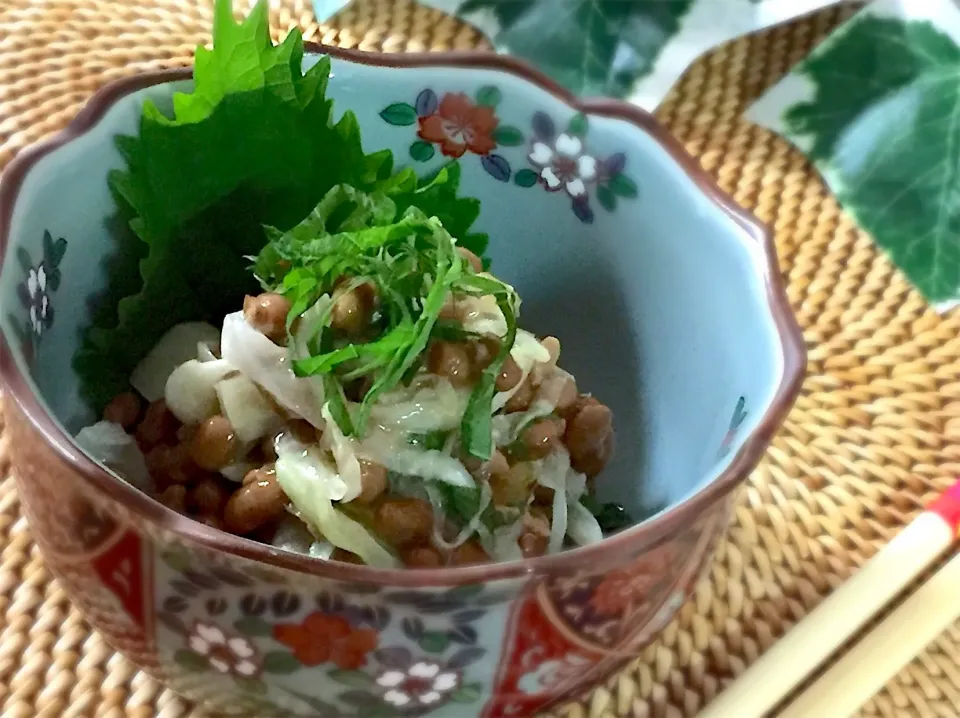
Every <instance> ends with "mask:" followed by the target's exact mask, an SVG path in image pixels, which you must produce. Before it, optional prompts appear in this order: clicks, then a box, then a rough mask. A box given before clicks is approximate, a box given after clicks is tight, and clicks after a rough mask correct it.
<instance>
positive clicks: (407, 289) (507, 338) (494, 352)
mask: <svg viewBox="0 0 960 718" xmlns="http://www.w3.org/2000/svg"><path fill="white" fill-rule="evenodd" d="M224 12H227V13H229V12H230V8H229V3H223V2H221V3H220V4H219V5H218V18H219V19H218V22H222V21H223V15H222V13H224ZM226 22H232V21H231V20H230V18H229V16H227V20H226ZM229 45H230V38H229V36H228V35H225V34H223V33H217V32H215V38H214V47H213V49H212V50H211V51H210V53H212V54H211V55H209V56H210V57H216V58H217V59H218V60H220V61H222V62H227V63H229V64H230V66H231V67H235V69H236V71H237V72H238V73H239V72H240V71H241V70H242V69H243V67H244V63H250V62H251V61H252V60H258V61H259V65H251V67H259V66H263V67H268V66H269V65H270V63H271V62H273V61H278V60H277V58H279V57H281V55H280V54H278V53H280V52H282V49H283V47H284V46H283V45H281V46H280V47H279V48H276V47H274V46H273V45H272V43H270V41H269V38H265V42H264V44H263V45H262V46H261V47H260V48H259V55H258V56H252V55H250V54H249V48H246V49H245V52H237V53H233V54H231V49H232V48H231V47H230V46H229ZM199 53H200V54H199V55H198V62H197V70H196V71H195V82H196V86H195V88H194V91H193V93H192V94H190V95H180V96H179V97H178V98H177V100H176V101H175V102H174V109H175V115H174V117H172V118H171V117H168V116H165V115H164V114H163V113H161V112H160V111H159V110H158V109H157V108H156V107H155V106H154V105H152V104H150V103H148V104H147V105H145V107H144V110H143V117H142V121H141V131H140V133H139V136H137V137H123V138H119V142H120V146H121V147H122V148H124V153H125V156H126V157H127V160H128V162H127V169H126V171H124V172H119V173H115V174H114V175H113V176H112V177H111V180H110V183H111V188H112V189H113V190H114V194H115V196H116V198H117V201H118V211H119V213H120V214H121V215H122V216H126V217H127V218H128V221H129V222H130V226H131V228H132V230H133V232H134V233H135V236H134V237H132V238H131V239H130V240H129V241H130V242H132V243H133V244H135V245H136V246H137V247H139V251H140V252H141V256H144V255H145V256H144V258H143V259H141V261H140V263H139V269H140V272H141V275H142V277H143V284H142V286H141V287H139V288H138V291H135V292H132V293H130V294H127V295H126V296H123V295H122V293H121V292H112V293H108V297H109V300H108V302H107V303H106V309H105V310H102V311H103V312H104V316H108V317H111V318H117V317H119V319H120V326H119V330H118V331H116V332H108V331H106V330H105V329H104V328H103V327H96V326H95V327H94V328H93V329H92V330H91V331H90V333H89V334H88V340H87V342H86V343H85V345H84V347H82V348H81V351H80V352H79V354H78V357H77V368H78V372H79V373H80V375H81V377H82V378H83V379H84V380H85V382H86V388H87V390H88V394H89V395H90V396H91V397H93V401H94V402H97V401H99V403H101V404H104V402H105V399H106V397H107V396H108V395H112V396H111V397H110V399H109V401H106V402H105V405H104V407H103V410H102V420H101V421H100V422H99V423H97V424H95V425H92V426H88V427H86V428H85V429H83V430H82V431H80V433H79V434H78V435H77V440H78V442H79V443H80V444H81V445H82V446H84V447H85V448H86V449H87V450H88V451H89V452H90V453H91V454H92V455H93V456H94V457H95V458H97V459H99V460H100V461H102V462H103V463H105V464H106V465H108V466H110V467H111V468H113V469H114V470H115V471H116V472H118V473H119V474H120V475H122V476H124V477H125V478H127V480H128V481H130V482H132V483H134V484H135V485H137V486H139V487H141V488H143V489H144V490H146V491H149V492H151V493H152V494H153V495H154V496H156V497H157V498H158V499H159V500H160V501H161V502H162V503H164V504H165V505H167V506H168V507H170V508H173V509H176V510H178V511H181V512H185V513H188V514H189V515H191V516H193V517H195V518H196V519H197V520H200V521H203V522H205V523H207V524H209V525H211V526H214V527H216V528H219V529H222V530H225V531H227V532H230V533H234V534H238V535H243V536H248V537H252V538H256V539H259V540H261V541H264V542H268V543H272V544H274V545H276V546H279V547H282V548H286V549H290V550H294V551H298V552H303V553H308V554H310V555H312V556H315V557H319V558H323V559H331V560H342V561H350V562H357V563H364V564H367V565H371V566H376V567H383V568H388V567H396V566H400V565H406V566H411V567H439V566H443V565H463V564H471V563H481V562H485V561H491V560H494V561H509V560H514V559H521V558H524V557H531V556H539V555H543V554H546V553H557V552H559V551H561V550H563V549H564V548H565V547H567V546H574V545H585V544H589V543H593V542H596V541H599V540H601V539H602V538H603V535H604V530H606V531H608V532H609V531H614V530H617V529H619V528H622V527H624V526H626V525H627V524H628V523H629V521H630V519H629V517H628V516H627V515H626V512H625V511H624V510H623V508H622V507H620V506H619V505H617V504H600V503H599V502H598V501H597V500H596V499H595V498H594V494H593V491H592V488H593V482H594V481H595V480H596V477H597V475H598V474H600V473H601V471H602V470H603V468H604V466H605V465H606V463H607V461H608V460H609V459H610V456H611V454H612V451H613V443H614V434H613V417H612V413H611V411H610V409H609V408H607V407H606V406H604V405H603V404H602V403H600V402H599V401H598V400H596V399H594V398H593V397H592V396H591V395H590V394H589V393H583V392H582V391H581V389H583V387H578V385H577V382H576V380H575V378H574V377H573V376H571V375H570V374H569V373H567V372H566V371H564V370H563V369H562V368H560V366H559V364H558V359H559V355H560V342H559V341H558V340H557V339H556V338H554V337H544V338H538V337H536V336H534V335H533V334H531V333H529V332H527V331H524V330H523V329H521V328H519V326H518V320H519V317H520V305H521V302H520V298H519V296H518V295H517V293H516V291H515V290H514V288H513V287H511V286H510V285H509V284H507V283H505V282H503V281H501V280H499V279H497V278H496V277H495V276H494V275H493V274H492V273H490V272H489V271H487V269H488V267H487V261H486V260H485V259H484V258H483V257H482V255H483V252H484V248H485V245H486V237H485V236H483V235H479V234H476V233H471V232H470V225H471V224H472V222H473V219H475V218H476V216H477V214H478V211H479V202H478V201H477V200H473V199H470V198H465V197H462V196H460V194H459V182H460V168H459V165H458V164H457V162H456V161H455V160H454V161H453V162H451V163H449V164H446V165H444V166H443V167H442V168H441V169H440V170H439V171H437V172H435V173H432V174H431V175H430V176H428V177H423V178H421V177H418V176H417V175H416V174H415V173H414V172H413V171H412V170H411V169H402V170H394V169H393V166H392V155H391V153H390V152H389V151H386V152H378V153H374V154H372V155H366V154H364V153H363V150H362V148H361V144H360V133H359V129H358V127H357V123H356V120H355V118H353V116H352V114H351V113H349V112H348V113H346V114H345V115H344V116H343V118H342V119H341V120H340V121H339V122H337V123H334V122H333V120H332V108H331V104H332V103H331V102H330V101H329V100H327V99H326V98H325V96H324V88H325V83H326V78H327V77H328V75H329V61H328V60H326V61H321V62H320V63H318V64H317V65H315V66H314V67H313V68H312V69H311V70H310V71H308V72H307V74H306V75H305V77H304V78H303V83H302V84H301V85H294V86H292V87H291V88H289V90H290V91H291V92H293V93H299V95H298V96H299V98H300V101H301V102H302V103H305V104H306V105H307V106H311V107H313V106H316V107H317V108H318V110H317V113H318V114H317V116H316V117H312V118H311V119H312V120H317V119H318V118H319V119H321V120H323V121H322V122H319V121H314V122H311V123H309V124H305V125H303V126H298V127H293V128H289V127H284V126H283V125H282V124H280V123H276V124H275V123H274V116H273V115H272V114H271V110H272V108H273V104H272V103H273V101H274V100H273V99H272V98H271V97H270V96H269V93H266V94H267V97H266V98H265V100H264V103H263V105H261V106H259V107H249V106H246V107H244V108H243V115H242V122H243V123H245V124H249V125H251V126H256V127H257V128H258V134H257V140H256V142H255V143H253V144H252V146H248V147H246V148H245V151H246V152H247V153H249V156H247V155H241V156H240V157H239V158H235V159H231V160H228V161H225V159H224V156H223V153H224V151H225V150H224V147H223V146H220V145H218V144H217V143H215V142H213V141H212V140H211V138H212V137H213V135H214V134H215V133H214V131H213V130H210V129H209V128H206V127H204V126H203V119H204V118H205V117H208V116H209V113H210V111H211V106H212V107H217V106H219V105H221V104H229V102H230V99H231V95H230V94H229V93H228V94H224V93H222V91H221V92H219V94H218V91H217V89H216V88H215V87H213V86H212V84H211V85H208V84H207V83H206V81H205V80H206V74H205V72H204V68H205V63H204V60H203V58H205V57H208V55H207V51H204V50H201V51H199ZM297 62H299V58H297ZM273 89H275V90H276V88H273ZM277 92H279V90H277ZM198 128H202V129H198ZM257 143H259V145H257ZM311 147H312V148H313V149H314V150H315V151H316V153H317V154H316V156H315V157H313V160H314V163H315V165H316V167H315V168H313V169H312V170H311V177H312V180H313V181H312V183H311V184H309V185H308V186H301V187H298V188H296V191H295V192H287V193H279V192H277V191H275V190H276V187H275V182H276V178H274V177H273V176H272V173H273V172H274V171H276V169H277V167H275V166H273V165H271V163H272V162H273V161H274V157H273V155H271V154H268V151H273V153H274V154H275V153H277V152H283V151H291V148H293V149H296V150H297V151H299V150H301V149H304V148H307V149H309V148H311ZM290 161H291V162H296V160H295V159H291V160H290ZM260 162H263V163H266V164H268V165H271V166H270V167H268V168H267V169H263V168H261V167H259V166H258V163H260ZM248 165H249V166H248ZM258 173H259V174H258ZM251 175H252V177H251ZM250 188H252V189H250ZM238 192H239V193H240V194H241V195H242V196H243V197H244V199H245V201H246V204H245V205H244V206H240V205H238V204H236V202H235V201H234V203H233V204H231V203H230V201H226V202H225V200H224V198H225V197H228V196H232V197H234V198H235V196H236V194H237V193H238ZM244 192H246V194H244ZM205 193H206V194H205ZM231 193H233V194H232V195H231ZM186 205H190V206H189V207H188V208H186ZM297 208H300V210H299V212H298V211H297ZM306 209H308V210H309V211H304V210H306ZM238 215H240V220H241V221H240V222H239V223H238V219H237V218H238ZM187 216H191V217H200V218H201V219H200V221H197V222H193V223H192V224H190V223H185V222H183V221H182V219H183V217H187ZM238 225H239V227H240V229H238ZM237 237H240V238H241V241H237ZM143 245H146V248H145V249H144V247H143ZM211 257H212V258H213V259H211ZM203 267H206V272H205V273H204V272H202V271H200V268H203ZM127 279H128V278H126V277H122V276H121V277H118V278H115V285H117V284H122V283H124V282H125V281H127ZM206 282H210V283H211V284H212V286H211V287H209V288H204V287H205V283H206ZM252 287H256V290H255V291H248V290H250V289H251V288H252ZM111 321H112V319H111ZM161 330H162V331H161ZM158 335H159V336H158ZM151 345H152V346H151ZM131 347H132V348H131ZM138 347H139V350H138V349H137V348H138ZM120 355H123V356H125V357H126V359H128V360H129V359H130V358H131V357H132V358H135V359H136V360H137V362H136V365H135V366H134V367H133V369H132V370H131V371H130V373H129V377H125V376H122V375H121V376H119V377H118V375H117V372H116V359H117V357H118V356H120Z"/></svg>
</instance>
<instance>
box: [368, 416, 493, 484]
mask: <svg viewBox="0 0 960 718" xmlns="http://www.w3.org/2000/svg"><path fill="white" fill-rule="evenodd" d="M358 452H359V454H360V456H362V457H363V458H365V459H369V460H371V461H375V462H377V463H378V464H383V465H384V466H386V467H387V468H388V469H390V470H391V471H396V472H397V473H398V474H407V475H409V476H419V477H421V478H423V479H424V480H430V479H435V480H437V481H445V482H447V483H448V484H452V485H454V486H463V487H467V488H472V487H474V486H475V485H476V482H475V481H474V480H473V477H472V476H471V475H470V473H469V472H468V471H467V470H466V469H465V468H464V466H463V464H461V463H460V462H459V461H458V460H457V459H454V458H453V457H452V456H448V455H446V454H444V453H443V452H441V451H435V450H433V449H429V450H424V449H422V448H419V447H414V446H411V445H410V444H408V443H407V438H406V435H405V434H403V433H400V432H388V431H384V430H382V429H373V430H371V431H370V434H369V436H368V437H367V438H365V439H364V440H363V441H362V442H360V446H359V448H358Z"/></svg>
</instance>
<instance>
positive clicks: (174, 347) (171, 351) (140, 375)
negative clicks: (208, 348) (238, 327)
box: [130, 322, 220, 402]
mask: <svg viewBox="0 0 960 718" xmlns="http://www.w3.org/2000/svg"><path fill="white" fill-rule="evenodd" d="M219 339H220V332H218V331H217V328H216V327H214V326H211V325H210V324H207V323H206V322H184V323H182V324H177V325H176V326H174V327H172V328H171V329H169V330H168V331H167V332H166V333H165V334H164V335H163V336H162V337H160V341H158V342H157V343H156V345H155V346H154V347H153V349H151V350H150V352H149V353H148V354H147V355H146V356H145V357H144V358H143V359H142V360H141V361H140V363H139V364H137V366H136V368H135V369H134V370H133V373H132V374H131V375H130V385H131V386H133V388H134V389H136V390H137V391H138V392H140V394H141V395H142V396H143V398H144V399H146V400H147V401H151V402H153V401H157V400H158V399H162V398H163V394H164V391H165V389H166V386H167V379H168V378H170V375H171V374H172V373H173V371H174V369H176V368H177V367H178V366H180V365H181V364H183V363H184V362H185V361H188V360H190V359H193V358H194V357H196V355H197V344H199V343H201V342H203V343H210V344H215V343H216V342H217V341H219Z"/></svg>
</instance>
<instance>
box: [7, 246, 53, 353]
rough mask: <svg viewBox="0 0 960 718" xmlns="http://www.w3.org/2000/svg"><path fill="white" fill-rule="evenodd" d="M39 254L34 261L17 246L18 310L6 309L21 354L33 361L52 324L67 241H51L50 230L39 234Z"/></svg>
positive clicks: (26, 252)
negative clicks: (54, 301) (54, 300)
mask: <svg viewBox="0 0 960 718" xmlns="http://www.w3.org/2000/svg"><path fill="white" fill-rule="evenodd" d="M41 247H42V252H43V257H42V259H41V260H40V261H39V262H34V261H33V259H32V258H31V255H30V251H29V250H28V249H27V248H26V247H23V246H20V247H18V248H17V253H16V254H17V262H18V264H19V265H20V270H21V272H22V276H23V280H22V281H21V282H20V283H19V284H18V285H17V296H18V297H19V299H20V307H19V311H12V312H10V316H9V319H10V323H11V325H12V326H13V327H14V328H15V330H16V331H17V334H18V338H19V340H20V345H21V348H22V351H23V353H24V355H25V356H26V357H27V360H28V361H29V362H32V361H33V358H34V357H35V356H36V353H37V351H38V349H39V346H40V342H41V340H42V339H43V335H44V333H45V332H47V331H48V330H49V329H50V328H51V327H52V326H53V318H54V307H53V295H54V294H55V293H56V291H57V290H58V289H59V288H60V281H61V272H60V262H61V261H62V260H63V256H64V254H66V252H67V240H65V239H63V238H60V239H56V240H54V238H53V236H52V235H51V234H50V232H47V231H45V232H44V233H43V242H42V244H41Z"/></svg>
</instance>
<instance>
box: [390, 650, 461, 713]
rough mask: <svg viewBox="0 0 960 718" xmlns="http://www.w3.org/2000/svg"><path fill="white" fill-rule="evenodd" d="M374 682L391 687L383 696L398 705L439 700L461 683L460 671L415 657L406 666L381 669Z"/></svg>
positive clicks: (393, 704) (436, 701)
mask: <svg viewBox="0 0 960 718" xmlns="http://www.w3.org/2000/svg"><path fill="white" fill-rule="evenodd" d="M377 685H379V686H381V687H383V688H389V689H390V690H388V691H387V692H386V693H384V694H383V700H384V701H385V702H387V703H389V704H390V705H392V706H396V707H397V708H402V707H404V706H410V705H420V706H430V705H434V704H437V703H440V702H441V701H442V700H443V699H444V698H445V697H446V696H447V694H449V693H452V692H453V691H455V690H456V689H457V688H458V687H459V686H460V674H459V673H457V672H455V671H446V670H444V669H443V667H442V666H440V665H439V664H437V663H433V662H431V661H417V662H416V663H414V664H412V665H411V666H410V667H408V668H407V669H406V670H403V669H398V668H392V669H390V670H388V671H384V672H383V673H381V674H380V675H379V676H378V677H377Z"/></svg>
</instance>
